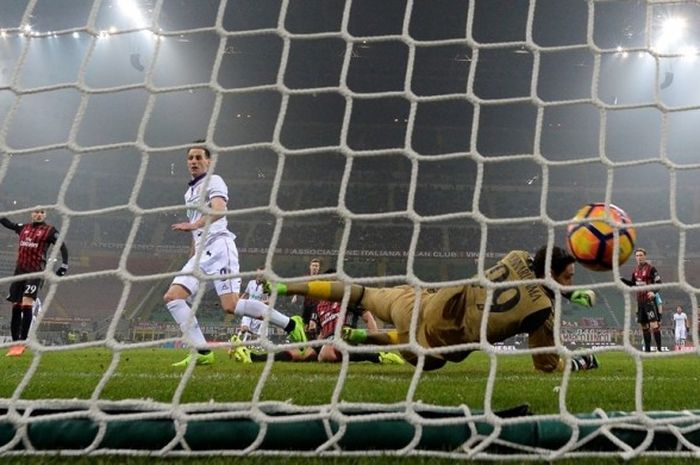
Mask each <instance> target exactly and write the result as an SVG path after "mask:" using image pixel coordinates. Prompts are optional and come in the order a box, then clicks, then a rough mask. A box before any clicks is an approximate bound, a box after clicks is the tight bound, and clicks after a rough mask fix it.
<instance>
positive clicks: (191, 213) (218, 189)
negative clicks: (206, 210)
mask: <svg viewBox="0 0 700 465" xmlns="http://www.w3.org/2000/svg"><path fill="white" fill-rule="evenodd" d="M205 178H206V174H203V175H201V176H199V177H197V178H195V179H193V180H192V181H191V182H190V186H189V187H188V188H187V192H185V206H186V207H187V219H188V220H189V221H190V223H194V222H195V221H197V220H199V219H200V218H202V216H203V215H202V212H201V211H200V210H199V209H198V208H200V207H201V206H202V205H203V206H206V207H211V199H213V198H214V197H221V198H223V199H224V200H225V201H226V202H228V187H227V186H226V183H225V182H224V180H223V179H221V176H218V175H216V174H213V175H212V176H211V177H210V178H209V184H208V185H207V188H206V191H205V190H204V184H205ZM202 197H204V200H203V201H202ZM200 202H203V204H200ZM204 229H205V228H204V227H202V228H200V229H196V230H194V231H192V239H193V240H194V246H195V250H197V249H198V248H199V247H200V246H201V245H202V244H205V245H206V244H208V243H209V242H210V241H211V240H212V239H214V238H216V237H220V236H229V237H231V239H235V238H236V236H235V235H234V234H233V233H232V232H231V231H229V230H228V221H227V220H226V217H225V216H223V217H221V218H219V219H218V220H216V221H214V222H213V223H212V224H210V225H209V231H208V232H207V235H206V237H203V236H204Z"/></svg>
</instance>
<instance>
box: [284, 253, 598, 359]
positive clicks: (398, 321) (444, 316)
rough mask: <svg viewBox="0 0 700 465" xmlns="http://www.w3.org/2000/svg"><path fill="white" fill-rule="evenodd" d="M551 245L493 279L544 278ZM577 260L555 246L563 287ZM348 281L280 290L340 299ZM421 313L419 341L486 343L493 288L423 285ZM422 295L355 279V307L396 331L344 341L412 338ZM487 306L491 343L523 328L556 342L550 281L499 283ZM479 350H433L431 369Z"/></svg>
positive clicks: (588, 302)
mask: <svg viewBox="0 0 700 465" xmlns="http://www.w3.org/2000/svg"><path fill="white" fill-rule="evenodd" d="M546 251H547V250H546V248H545V247H543V248H541V249H540V250H539V251H538V252H537V254H536V255H535V257H534V259H533V258H532V257H531V256H530V255H529V254H528V253H527V252H524V251H521V250H514V251H511V252H510V253H508V254H507V255H506V256H505V257H503V258H502V259H501V260H500V261H499V262H498V263H497V264H496V265H495V266H493V267H491V268H489V269H488V270H486V271H485V276H486V279H488V280H489V281H491V282H493V283H503V282H509V281H528V280H534V279H541V278H544V277H545V261H546ZM575 261H576V260H575V258H574V257H572V256H571V255H570V254H569V253H567V252H566V251H564V250H563V249H561V248H559V247H554V248H553V249H552V259H551V276H552V278H553V279H554V280H555V281H556V282H557V283H559V284H561V285H563V286H570V285H572V283H573V277H574V272H575V269H574V262H575ZM344 290H345V284H344V283H342V282H339V281H310V282H307V283H293V284H281V283H280V284H277V292H278V294H280V295H304V296H309V297H312V298H315V299H321V300H332V301H341V300H342V298H343V294H344ZM419 295H420V302H419V305H418V307H417V308H418V309H419V312H420V314H419V316H418V322H417V332H416V340H417V342H418V344H420V345H421V346H423V347H425V348H437V347H447V346H452V345H458V344H465V343H478V342H479V341H480V328H481V321H482V316H483V315H484V311H485V310H486V305H485V303H486V299H487V296H488V289H487V288H486V287H484V286H481V285H479V284H478V283H477V284H467V285H462V286H452V287H445V288H441V289H438V290H437V291H431V290H422V291H420V293H419ZM563 296H564V297H566V298H567V299H569V300H570V301H571V302H574V303H576V304H579V305H583V306H585V307H590V306H592V305H594V304H595V293H594V292H593V291H591V290H576V291H574V292H571V293H564V294H563ZM415 299H416V290H415V288H414V287H412V286H395V287H386V288H373V287H364V286H360V285H356V284H353V285H352V287H351V291H350V299H349V304H348V305H349V306H360V307H361V308H363V309H365V310H368V311H369V312H371V313H372V314H373V315H374V316H376V317H377V318H379V319H381V320H383V321H385V322H388V323H391V324H393V325H394V327H395V328H396V329H394V330H391V331H388V332H367V331H366V330H357V329H356V330H347V331H345V333H344V335H343V336H344V339H345V340H346V341H348V342H349V343H351V344H363V343H365V344H376V345H393V344H404V343H407V342H409V340H410V339H409V331H410V329H411V315H412V313H413V308H414V303H415ZM491 301H492V303H491V305H490V306H489V309H488V319H489V321H488V323H487V325H486V337H487V340H488V341H489V342H490V343H496V342H500V341H503V340H505V339H508V338H509V337H512V336H515V335H516V334H520V333H527V334H529V346H530V348H540V347H552V346H554V312H553V307H554V291H553V290H551V289H549V288H547V287H546V286H545V285H543V284H538V283H522V282H521V283H517V284H513V285H512V286H506V287H500V286H499V287H495V288H494V289H493V297H492V300H491ZM471 352H472V351H471V350H466V351H465V350H461V351H451V352H442V353H440V354H430V355H426V357H425V369H426V370H434V369H437V368H440V367H442V366H444V365H445V363H446V362H461V361H462V360H464V359H465V358H466V357H467V356H468V355H469V354H470V353H471ZM402 355H403V357H404V358H405V359H406V360H407V361H409V362H410V363H412V364H414V365H415V364H416V363H417V361H418V358H417V356H416V355H415V354H414V353H412V352H408V351H404V352H402ZM532 358H533V361H534V365H535V368H536V369H538V370H540V371H545V372H552V371H555V370H563V368H564V360H563V359H561V358H560V357H559V355H558V354H556V353H540V352H538V353H535V354H533V355H532ZM571 363H572V366H571V368H572V370H574V371H578V370H584V369H591V368H597V367H598V361H597V359H596V357H595V355H593V354H590V355H584V356H578V357H574V358H572V360H571Z"/></svg>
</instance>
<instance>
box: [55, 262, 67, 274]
mask: <svg viewBox="0 0 700 465" xmlns="http://www.w3.org/2000/svg"><path fill="white" fill-rule="evenodd" d="M66 273H68V265H67V264H66V263H61V266H59V267H58V268H56V276H65V275H66Z"/></svg>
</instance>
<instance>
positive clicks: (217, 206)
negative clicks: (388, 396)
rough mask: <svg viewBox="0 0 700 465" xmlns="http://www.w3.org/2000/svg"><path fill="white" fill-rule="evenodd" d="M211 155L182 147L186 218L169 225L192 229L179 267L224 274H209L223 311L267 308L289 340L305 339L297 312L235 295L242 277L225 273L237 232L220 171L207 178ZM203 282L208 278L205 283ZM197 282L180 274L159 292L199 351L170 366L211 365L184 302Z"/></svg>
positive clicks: (233, 270)
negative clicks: (187, 176)
mask: <svg viewBox="0 0 700 465" xmlns="http://www.w3.org/2000/svg"><path fill="white" fill-rule="evenodd" d="M200 143H201V144H203V143H204V141H197V142H195V144H200ZM210 157H211V154H210V153H209V150H208V149H207V148H206V147H205V146H204V145H195V146H193V147H190V149H189V150H188V151H187V169H188V171H189V173H190V175H191V176H192V180H191V181H190V182H189V184H188V188H187V191H186V192H185V205H186V206H187V219H188V221H187V222H184V223H176V224H173V225H172V226H171V228H172V230H173V231H182V232H190V233H191V234H192V248H191V256H190V259H189V260H188V261H187V263H186V264H185V266H184V267H182V270H181V272H182V273H188V272H192V271H195V270H196V269H198V270H199V272H201V273H202V274H204V275H206V276H208V277H209V276H222V275H223V276H224V277H223V278H222V279H214V280H213V283H214V287H215V288H216V293H217V294H218V295H219V299H220V301H221V308H222V309H223V310H224V311H225V312H226V313H235V314H236V315H239V316H246V315H247V316H249V317H253V318H257V319H262V318H263V317H264V315H265V314H266V313H268V312H269V315H270V322H271V323H272V324H273V325H275V326H279V327H281V328H283V329H284V330H285V331H286V332H287V333H288V335H289V338H290V339H291V340H292V341H294V342H304V341H306V335H305V334H304V331H303V322H302V321H301V318H300V317H292V318H289V317H287V316H285V315H283V314H281V313H280V312H278V311H276V310H274V309H270V308H268V306H267V305H265V304H264V303H262V302H258V301H253V300H243V299H239V296H238V292H239V291H240V288H241V280H240V278H234V277H231V276H230V275H235V274H238V272H239V264H238V250H237V249H236V243H235V242H234V239H235V238H236V236H235V235H234V234H233V233H232V232H231V231H229V230H228V221H227V220H226V215H225V212H226V204H227V202H228V187H227V186H226V183H225V182H224V180H223V179H222V178H221V176H218V175H215V174H212V175H211V176H209V179H207V171H208V170H209V163H210ZM202 207H208V208H209V209H211V210H213V212H214V213H211V214H207V213H203V212H202V210H201V209H202ZM207 223H209V227H208V228H207V227H206V225H207ZM207 282H208V280H207V281H205V282H204V284H206V283H207ZM199 285H200V279H199V278H197V277H196V276H194V275H191V274H182V275H179V276H177V277H176V278H175V279H174V280H173V282H172V284H171V285H170V288H169V289H168V291H167V292H166V293H165V295H164V296H163V299H164V300H165V303H166V305H167V307H168V310H169V311H170V314H171V315H172V316H173V318H174V319H175V321H176V322H177V323H178V324H179V325H180V328H181V329H182V332H183V333H184V334H185V336H186V338H187V340H188V343H189V344H190V345H191V346H193V347H194V348H196V349H197V352H198V353H197V356H196V357H193V354H189V355H188V356H187V357H186V358H185V359H184V360H182V361H180V362H178V363H174V364H173V366H187V365H188V364H189V363H191V362H192V361H193V360H194V361H195V362H196V363H197V365H210V364H212V363H213V362H214V353H213V352H212V351H211V350H209V348H208V346H207V341H206V339H205V338H204V334H203V333H202V330H201V329H200V327H199V323H198V322H197V318H196V317H195V316H194V315H193V314H192V309H191V308H190V306H189V304H188V303H187V299H188V298H189V297H190V296H191V295H193V294H195V293H196V292H197V289H198V288H199ZM297 320H298V321H297Z"/></svg>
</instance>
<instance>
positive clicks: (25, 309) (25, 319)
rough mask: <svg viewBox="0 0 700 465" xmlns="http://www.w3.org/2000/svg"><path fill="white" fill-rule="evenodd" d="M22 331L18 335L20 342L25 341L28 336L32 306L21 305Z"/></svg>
mask: <svg viewBox="0 0 700 465" xmlns="http://www.w3.org/2000/svg"><path fill="white" fill-rule="evenodd" d="M20 308H21V310H22V331H21V333H20V335H19V338H20V340H22V341H25V340H26V339H27V336H28V335H29V328H30V327H31V326H32V318H33V315H32V306H31V305H22V307H20Z"/></svg>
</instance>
